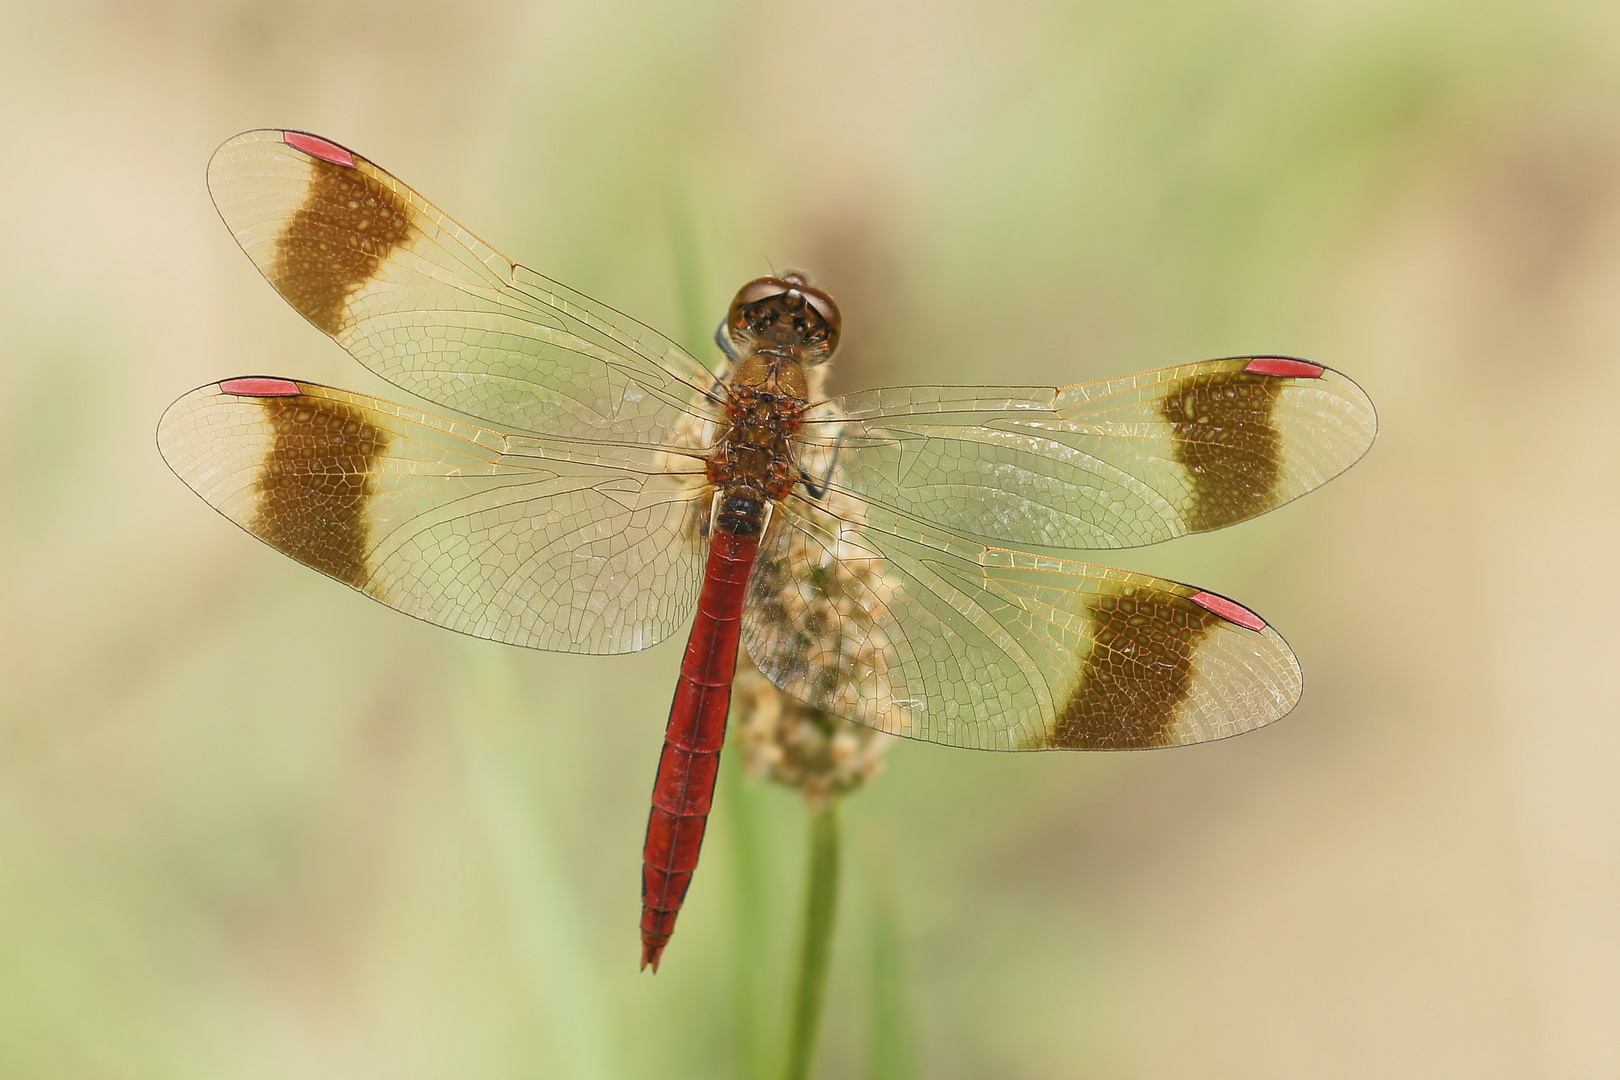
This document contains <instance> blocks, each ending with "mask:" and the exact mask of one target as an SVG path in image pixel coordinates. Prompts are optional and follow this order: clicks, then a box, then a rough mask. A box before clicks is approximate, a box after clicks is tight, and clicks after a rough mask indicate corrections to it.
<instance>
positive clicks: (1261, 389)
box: [807, 357, 1377, 549]
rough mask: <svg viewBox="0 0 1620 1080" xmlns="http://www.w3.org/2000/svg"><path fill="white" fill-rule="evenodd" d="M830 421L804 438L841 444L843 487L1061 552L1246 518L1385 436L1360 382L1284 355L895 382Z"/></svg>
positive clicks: (995, 536) (987, 537) (839, 480)
mask: <svg viewBox="0 0 1620 1080" xmlns="http://www.w3.org/2000/svg"><path fill="white" fill-rule="evenodd" d="M839 410H842V414H843V418H842V419H838V418H837V414H838V412H839ZM825 415H826V416H828V417H831V418H830V419H825V420H822V421H820V422H817V423H812V424H810V425H807V438H808V439H809V440H811V441H812V442H814V443H816V444H819V447H820V448H821V453H822V455H823V456H825V454H826V453H827V448H829V447H831V446H833V445H836V446H837V451H838V457H837V462H838V464H837V468H836V470H835V471H834V472H833V475H832V485H833V487H834V488H835V489H837V490H839V491H842V492H844V493H846V494H848V495H850V496H853V497H855V498H857V499H859V500H862V501H865V502H869V503H875V504H877V505H880V506H882V507H885V508H887V509H888V510H890V511H893V512H894V513H896V514H899V515H904V516H907V517H913V518H916V519H919V520H922V521H928V522H932V523H934V524H936V525H939V526H942V527H944V528H945V529H948V530H951V531H953V532H957V533H960V534H962V535H964V536H970V537H973V538H974V539H977V540H981V541H984V542H986V543H990V544H1001V543H1007V544H1019V545H1029V546H1035V547H1041V548H1055V549H1072V548H1121V547H1135V546H1137V545H1140V544H1152V543H1157V542H1158V541H1160V540H1168V539H1170V538H1172V537H1175V536H1181V535H1183V534H1186V533H1193V532H1204V531H1207V530H1210V529H1219V528H1222V527H1223V526H1226V525H1231V524H1234V523H1235V522H1239V521H1245V520H1247V519H1249V518H1251V517H1254V516H1256V515H1258V514H1263V513H1265V512H1266V511H1267V510H1271V509H1273V508H1275V507H1277V506H1280V505H1282V504H1283V503H1285V502H1288V501H1289V500H1291V499H1296V498H1298V497H1299V496H1301V495H1303V494H1305V493H1306V492H1307V491H1310V490H1311V489H1313V488H1315V487H1318V486H1320V485H1322V484H1324V483H1326V482H1327V481H1328V480H1331V479H1332V478H1333V477H1335V476H1337V475H1338V474H1339V473H1341V472H1343V471H1344V470H1345V469H1348V468H1349V467H1350V466H1351V465H1353V464H1355V462H1356V461H1357V459H1359V458H1360V457H1361V456H1362V455H1363V454H1364V453H1366V452H1367V448H1368V447H1369V446H1371V445H1372V441H1373V436H1374V434H1375V433H1376V431H1377V417H1376V415H1375V414H1374V412H1373V407H1372V402H1371V401H1369V400H1368V398H1367V395H1366V394H1364V393H1363V392H1362V391H1361V388H1360V387H1358V386H1357V385H1356V384H1355V383H1353V382H1352V381H1350V380H1349V379H1348V378H1346V377H1345V376H1343V375H1341V374H1339V373H1338V372H1336V371H1334V370H1332V369H1331V368H1325V367H1322V366H1320V365H1318V364H1311V363H1307V362H1305V361H1301V360H1291V359H1287V358H1282V357H1239V358H1235V359H1229V360H1211V361H1208V362H1206V363H1201V364H1191V365H1187V366H1184V367H1177V368H1167V369H1164V370H1162V371H1151V372H1146V373H1144V374H1141V375H1132V376H1129V377H1127V378H1123V379H1114V380H1110V381H1107V382H1099V383H1086V384H1082V385H1077V386H1070V387H1065V388H1063V389H1052V388H1049V387H1030V388H1017V387H1014V388H1008V387H948V386H947V387H940V386H933V387H893V388H889V389H883V390H871V391H866V392H864V393H857V394H851V395H848V396H847V397H845V398H842V399H840V400H839V401H837V402H834V403H833V404H832V407H831V408H829V409H827V410H826V413H825Z"/></svg>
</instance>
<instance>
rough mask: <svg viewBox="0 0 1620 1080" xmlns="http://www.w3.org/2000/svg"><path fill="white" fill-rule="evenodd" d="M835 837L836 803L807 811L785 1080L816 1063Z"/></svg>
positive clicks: (833, 908) (802, 1078)
mask: <svg viewBox="0 0 1620 1080" xmlns="http://www.w3.org/2000/svg"><path fill="white" fill-rule="evenodd" d="M839 834H840V824H839V820H838V801H837V800H836V799H834V800H833V801H832V802H830V803H828V804H827V805H826V807H824V808H823V809H821V810H815V811H812V812H811V814H810V866H809V873H808V875H807V880H806V882H805V891H804V925H803V931H804V932H803V937H801V938H800V940H799V965H798V975H797V977H796V978H795V980H794V985H793V1013H792V1017H791V1028H790V1033H789V1036H788V1059H787V1069H786V1071H785V1072H784V1074H783V1075H784V1076H785V1077H786V1078H787V1080H808V1078H809V1076H810V1068H811V1066H812V1065H813V1064H814V1063H815V1056H816V1037H817V1035H819V1034H820V1031H821V1012H822V1006H823V1005H825V1004H826V1001H827V966H828V961H829V959H830V957H831V955H832V938H833V926H834V924H835V923H836V922H837V921H838V863H839V854H840V853H839V847H840V835H839Z"/></svg>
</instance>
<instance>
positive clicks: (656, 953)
mask: <svg viewBox="0 0 1620 1080" xmlns="http://www.w3.org/2000/svg"><path fill="white" fill-rule="evenodd" d="M663 958H664V947H663V946H662V945H643V946H642V947H641V970H642V971H646V970H647V968H648V967H649V966H650V967H651V968H652V969H653V974H654V975H656V974H658V962H659V961H660V960H662V959H663Z"/></svg>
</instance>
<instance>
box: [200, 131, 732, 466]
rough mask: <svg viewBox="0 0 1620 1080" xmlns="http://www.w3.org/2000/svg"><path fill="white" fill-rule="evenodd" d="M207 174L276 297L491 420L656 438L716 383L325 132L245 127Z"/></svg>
mask: <svg viewBox="0 0 1620 1080" xmlns="http://www.w3.org/2000/svg"><path fill="white" fill-rule="evenodd" d="M208 188H209V190H210V191H211V192H212V193H213V196H214V203H215V205H217V206H218V207H219V213H220V216H221V217H223V218H224V219H225V224H226V225H227V226H229V227H230V230H231V233H232V234H233V235H234V236H235V237H236V240H237V242H238V243H239V244H241V245H242V249H243V250H244V251H246V252H247V254H248V257H249V258H251V259H252V260H253V262H254V264H255V265H256V266H258V268H259V269H260V271H262V272H263V273H264V276H265V277H266V279H268V280H269V282H270V284H271V285H273V286H275V288H276V291H278V292H279V293H281V295H282V297H283V298H285V299H286V300H287V302H288V303H290V304H291V305H292V306H293V307H294V308H296V309H297V310H298V312H299V313H300V314H302V315H303V316H304V317H305V318H307V319H308V320H309V321H310V322H312V323H314V324H315V325H316V326H317V327H319V328H320V329H322V330H324V331H325V332H326V333H328V334H330V335H331V336H332V337H333V338H335V339H336V340H337V341H338V342H339V343H340V344H341V345H342V346H343V347H344V348H346V349H348V350H349V352H351V353H353V354H354V356H355V358H356V359H358V360H359V361H360V362H361V363H362V364H365V365H366V366H367V367H369V368H371V369H372V370H373V371H375V372H377V373H378V374H379V375H381V376H382V377H383V378H385V379H387V380H389V381H390V382H392V383H394V384H395V385H396V386H399V387H402V388H403V389H405V390H408V391H409V392H411V393H412V394H415V395H417V396H418V397H421V398H424V399H426V400H428V401H431V402H434V403H435V404H437V405H440V406H443V407H445V408H450V409H455V410H457V411H459V412H462V413H466V414H468V415H470V416H474V417H477V418H479V419H480V420H483V421H485V422H487V423H490V424H493V425H495V426H497V427H500V428H503V429H509V430H520V431H530V432H540V433H544V434H547V435H559V436H566V437H575V438H593V437H607V438H612V439H614V440H617V441H620V442H641V443H658V442H660V441H662V440H663V438H665V437H666V435H667V432H668V431H669V430H671V429H672V428H675V427H676V426H677V425H678V424H679V423H680V418H681V416H682V415H683V414H684V413H686V412H688V411H689V410H691V409H693V408H694V407H695V405H696V403H700V402H701V401H702V399H703V398H704V397H705V395H706V394H707V393H708V392H709V391H710V389H711V388H712V385H713V376H712V375H711V374H710V373H709V372H708V371H707V370H706V369H704V367H703V366H702V365H701V364H699V363H698V362H697V361H696V360H694V359H693V358H692V357H691V356H690V355H688V354H687V353H686V352H685V351H683V350H682V349H681V348H680V347H679V346H677V345H676V344H675V343H674V342H672V341H670V340H669V339H668V338H666V337H664V336H663V335H661V334H659V333H657V332H656V331H654V330H651V329H649V328H647V327H645V326H643V325H642V324H641V323H639V322H637V321H636V320H634V319H632V318H630V317H629V316H627V315H624V314H621V313H620V312H618V311H615V310H614V309H612V308H610V307H608V306H607V305H605V304H602V303H599V302H597V301H595V300H592V299H591V298H589V297H587V296H585V295H583V294H581V293H577V292H574V291H573V290H571V289H568V288H567V287H565V286H563V285H559V284H557V283H556V282H553V281H550V280H549V279H547V278H545V277H542V276H541V275H539V274H536V273H534V272H533V271H531V270H528V269H526V268H524V267H521V266H518V265H516V264H514V263H513V262H511V261H510V260H509V259H507V258H506V257H505V256H503V255H501V254H500V252H498V251H496V250H495V249H493V248H491V247H490V246H489V245H487V244H485V243H484V242H483V241H482V240H479V239H478V238H477V237H476V236H474V235H473V234H472V233H470V232H468V231H467V230H466V229H464V228H463V227H462V226H460V225H459V224H457V223H456V222H455V221H454V220H452V219H451V218H450V217H448V216H447V215H446V214H445V213H444V212H443V211H441V210H439V209H438V208H437V207H436V206H434V205H433V204H432V203H430V202H428V201H427V200H426V199H424V198H422V196H420V195H418V194H417V193H416V192H415V191H413V190H411V189H410V188H409V187H408V186H406V185H405V184H403V183H401V182H400V181H399V180H397V179H396V178H394V177H393V176H391V175H389V174H388V173H387V172H385V171H383V170H382V169H379V168H378V167H377V166H375V165H373V164H372V163H371V162H369V161H367V160H366V159H365V158H363V157H360V156H359V155H358V154H355V153H353V152H351V151H349V150H346V149H344V148H343V147H341V146H338V145H336V144H335V143H330V142H328V141H326V140H325V139H321V138H318V137H316V136H313V135H306V134H302V133H300V132H288V131H279V130H266V131H248V132H244V133H242V134H241V135H238V136H236V137H235V138H233V139H231V140H230V141H229V142H227V143H225V144H224V145H223V146H221V147H220V148H219V150H218V151H216V152H215V154H214V157H213V160H212V161H210V162H209V165H208ZM699 411H701V408H700V409H699Z"/></svg>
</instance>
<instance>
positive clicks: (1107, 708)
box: [1047, 590, 1218, 750]
mask: <svg viewBox="0 0 1620 1080" xmlns="http://www.w3.org/2000/svg"><path fill="white" fill-rule="evenodd" d="M1090 615H1091V620H1092V623H1093V625H1094V627H1095V629H1094V631H1093V638H1094V644H1093V646H1092V648H1091V652H1090V653H1089V654H1087V656H1086V660H1085V663H1084V664H1082V665H1081V672H1080V684H1079V686H1078V687H1077V688H1076V690H1075V692H1074V696H1073V697H1071V698H1070V699H1069V700H1068V702H1067V703H1066V704H1065V705H1064V707H1063V711H1062V712H1061V713H1060V714H1059V715H1058V719H1057V723H1056V724H1055V725H1053V728H1052V735H1051V739H1050V741H1049V742H1048V743H1047V745H1048V746H1049V747H1051V748H1053V749H1058V750H1141V749H1146V748H1148V747H1154V746H1169V745H1171V744H1172V743H1173V742H1174V741H1175V739H1174V736H1173V731H1174V727H1175V719H1176V710H1177V709H1178V708H1180V706H1181V703H1182V702H1183V701H1185V700H1186V699H1187V694H1188V693H1189V692H1190V691H1191V689H1192V680H1193V654H1194V653H1196V652H1197V651H1198V646H1199V644H1200V643H1202V641H1203V640H1204V637H1205V635H1206V634H1208V633H1209V630H1210V627H1212V626H1213V625H1215V622H1216V619H1217V618H1218V616H1216V615H1215V614H1214V613H1213V612H1210V611H1206V610H1205V609H1204V608H1202V607H1199V606H1195V605H1194V604H1193V603H1191V602H1190V601H1187V600H1183V599H1181V598H1180V597H1174V598H1171V597H1168V596H1166V595H1163V594H1160V595H1144V594H1140V593H1138V592H1136V591H1135V590H1127V591H1126V592H1122V593H1119V594H1115V595H1104V596H1101V597H1099V598H1098V599H1097V601H1096V602H1095V603H1094V604H1092V606H1091V611H1090Z"/></svg>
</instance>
